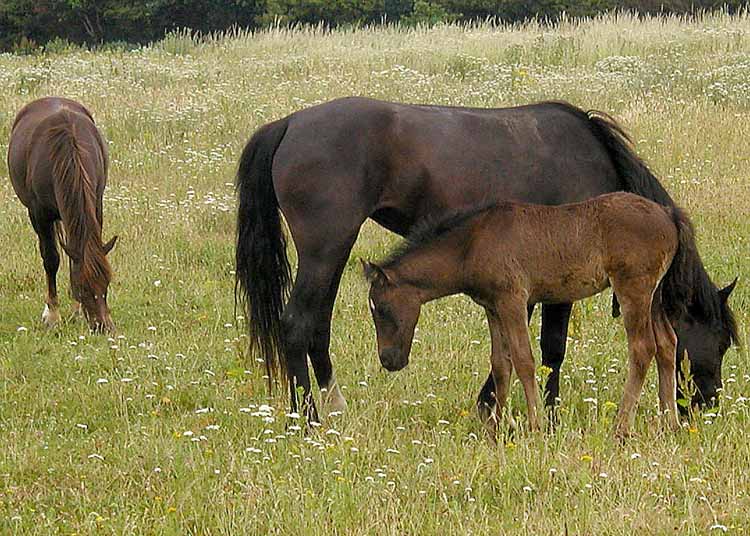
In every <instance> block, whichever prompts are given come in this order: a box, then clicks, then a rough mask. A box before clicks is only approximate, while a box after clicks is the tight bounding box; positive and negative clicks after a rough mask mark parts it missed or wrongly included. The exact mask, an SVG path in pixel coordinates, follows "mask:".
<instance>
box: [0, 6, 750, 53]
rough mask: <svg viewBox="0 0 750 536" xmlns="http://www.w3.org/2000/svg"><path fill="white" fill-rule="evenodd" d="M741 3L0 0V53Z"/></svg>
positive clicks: (681, 9) (688, 9)
mask: <svg viewBox="0 0 750 536" xmlns="http://www.w3.org/2000/svg"><path fill="white" fill-rule="evenodd" d="M743 5H745V2H743V1H740V0H625V1H616V0H223V1H221V2H217V1H216V0H1V1H0V50H16V51H18V52H21V53H33V52H36V51H38V50H39V46H38V44H45V43H51V42H52V43H53V44H51V47H52V48H51V49H50V50H57V51H61V50H63V49H64V48H65V47H68V46H70V45H69V44H78V45H80V44H88V45H101V44H102V43H104V42H111V41H121V42H129V43H146V42H149V41H154V40H158V39H161V38H163V37H164V35H165V34H168V35H169V37H168V39H170V40H171V42H172V45H174V46H176V47H177V48H180V47H181V46H182V45H181V44H179V43H178V42H177V41H178V40H180V39H183V40H184V38H185V36H184V35H183V36H182V37H180V38H179V39H178V38H177V37H176V34H170V32H174V31H177V30H180V29H182V28H189V29H190V30H193V31H195V32H198V33H201V34H208V33H210V32H215V31H224V30H226V29H228V28H231V27H233V26H236V27H242V28H254V27H257V26H259V25H261V26H262V25H267V24H271V23H275V22H280V23H282V24H300V23H302V24H318V23H321V22H322V23H324V24H326V25H328V26H337V25H341V24H359V23H380V22H381V21H384V20H385V21H389V22H394V21H399V20H400V21H402V22H403V23H405V24H410V25H415V24H427V25H431V24H437V23H441V22H450V21H454V20H462V21H469V20H477V19H485V18H488V17H494V18H497V19H499V20H503V21H507V22H515V21H520V20H525V19H528V18H532V17H538V18H544V19H550V20H553V19H556V18H559V17H560V15H561V14H562V13H563V12H564V13H566V14H567V15H568V16H572V17H582V16H591V15H595V14H597V13H601V12H602V11H605V10H608V9H614V8H624V9H632V10H635V11H638V12H641V13H658V12H668V13H690V12H694V11H698V10H706V9H716V8H720V7H724V8H726V9H728V10H729V11H735V10H737V9H739V8H740V7H741V6H743ZM190 35H191V36H192V35H193V34H192V33H191V34H190ZM55 39H59V40H60V41H53V40H55ZM183 45H189V44H188V43H186V42H183ZM170 46H171V45H170Z"/></svg>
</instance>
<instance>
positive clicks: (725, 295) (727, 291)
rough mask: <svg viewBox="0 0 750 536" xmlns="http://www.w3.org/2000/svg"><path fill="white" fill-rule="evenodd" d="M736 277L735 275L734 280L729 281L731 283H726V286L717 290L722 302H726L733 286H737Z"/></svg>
mask: <svg viewBox="0 0 750 536" xmlns="http://www.w3.org/2000/svg"><path fill="white" fill-rule="evenodd" d="M738 279H739V277H735V278H734V281H732V282H731V283H729V284H728V285H727V286H726V287H724V288H723V289H721V290H720V291H719V297H720V298H721V301H722V302H724V303H726V302H727V300H728V299H729V295H730V294H731V293H732V291H733V290H734V287H736V286H737V280H738Z"/></svg>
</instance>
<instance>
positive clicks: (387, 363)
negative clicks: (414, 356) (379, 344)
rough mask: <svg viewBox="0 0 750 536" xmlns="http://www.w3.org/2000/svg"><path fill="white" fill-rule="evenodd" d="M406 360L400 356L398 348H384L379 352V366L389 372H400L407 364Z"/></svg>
mask: <svg viewBox="0 0 750 536" xmlns="http://www.w3.org/2000/svg"><path fill="white" fill-rule="evenodd" d="M408 362H409V361H408V360H407V359H404V358H403V357H402V356H401V350H399V349H398V348H386V349H385V350H383V351H382V352H380V364H381V365H383V367H385V369H386V370H389V371H390V372H395V371H397V370H401V369H402V368H404V367H405V366H406V365H407V364H408Z"/></svg>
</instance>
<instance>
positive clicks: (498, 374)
mask: <svg viewBox="0 0 750 536" xmlns="http://www.w3.org/2000/svg"><path fill="white" fill-rule="evenodd" d="M485 312H486V313H487V324H488V326H489V328H490V339H491V340H492V354H491V355H490V364H491V366H492V370H491V371H490V379H489V380H487V382H486V383H485V385H484V387H483V388H482V391H484V390H485V389H486V388H487V385H490V386H491V387H492V392H491V393H489V394H487V395H486V398H488V399H489V400H490V401H491V403H487V402H485V400H483V398H482V395H481V394H480V397H479V400H477V411H478V412H479V419H480V420H481V421H482V423H483V424H484V426H485V427H486V428H487V431H488V432H489V434H490V437H491V438H493V439H494V438H495V436H496V434H497V427H498V424H499V421H500V420H501V419H502V417H503V411H504V409H505V401H506V399H507V398H508V390H509V388H510V376H511V373H512V372H513V364H512V363H511V361H510V352H509V349H508V345H507V341H506V340H505V338H504V337H503V336H502V328H501V325H500V320H499V318H498V317H497V315H496V314H495V313H494V312H492V311H490V310H489V309H485Z"/></svg>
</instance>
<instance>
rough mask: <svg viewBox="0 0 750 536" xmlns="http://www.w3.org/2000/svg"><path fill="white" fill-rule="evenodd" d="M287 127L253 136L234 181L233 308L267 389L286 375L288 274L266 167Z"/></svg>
mask: <svg viewBox="0 0 750 536" xmlns="http://www.w3.org/2000/svg"><path fill="white" fill-rule="evenodd" d="M288 125H289V123H288V119H281V120H279V121H275V122H273V123H269V124H267V125H264V126H263V127H261V128H260V129H258V130H257V131H256V132H255V134H254V135H253V137H252V138H250V141H249V142H247V145H245V149H244V150H243V151H242V156H241V157H240V163H239V169H238V171H237V180H236V189H237V195H238V197H239V206H238V209H237V243H236V253H235V260H236V276H235V288H234V297H235V305H236V303H237V302H238V301H239V302H240V303H241V304H242V305H243V307H244V309H245V313H246V319H247V325H248V330H249V334H250V351H251V354H252V353H254V352H256V351H260V352H261V354H262V355H263V358H264V360H265V363H266V372H267V374H268V383H269V388H270V386H271V385H272V383H273V380H274V377H275V375H276V373H278V372H281V375H282V376H286V361H285V359H284V356H283V351H282V346H281V344H282V340H281V337H282V333H281V312H282V309H283V307H284V301H285V299H286V297H287V295H288V293H289V287H290V286H291V281H292V272H291V266H290V265H289V260H288V259H287V255H286V246H287V242H286V237H285V235H284V231H283V228H282V223H281V216H280V214H279V203H278V200H277V198H276V192H275V191H274V187H273V178H272V176H271V166H272V164H273V157H274V154H275V153H276V149H277V148H278V146H279V144H280V143H281V140H282V138H283V137H284V134H285V133H286V130H287V127H288Z"/></svg>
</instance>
